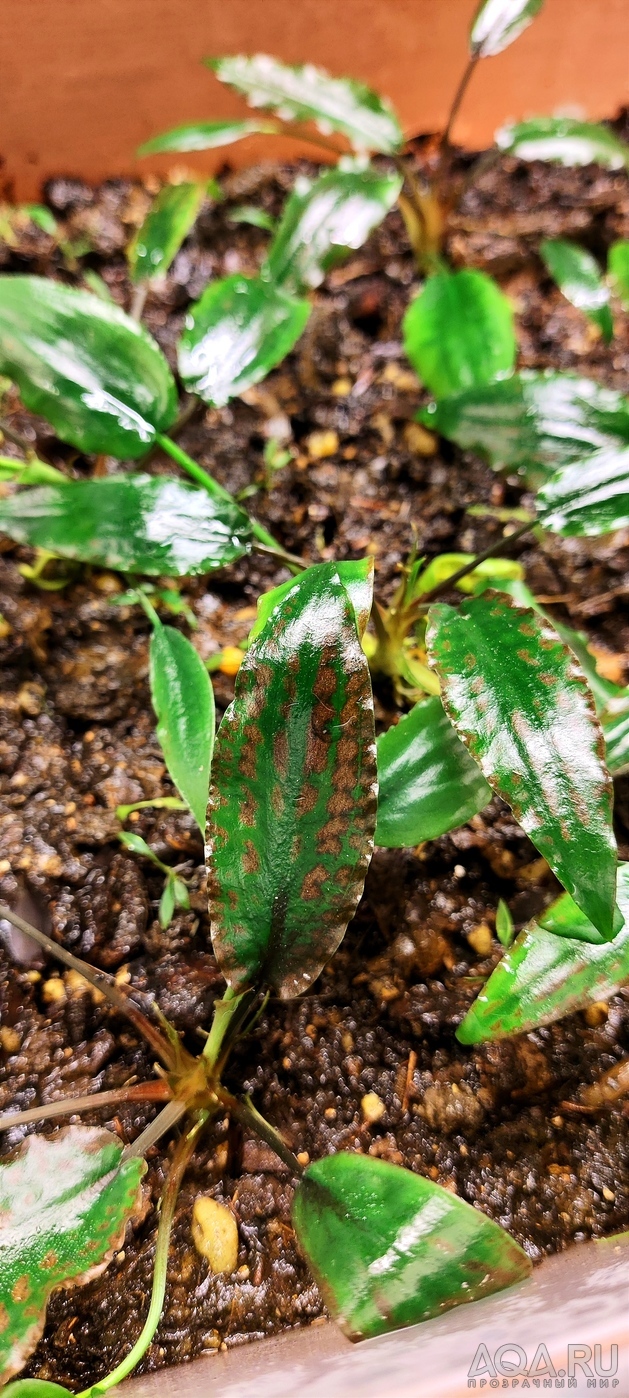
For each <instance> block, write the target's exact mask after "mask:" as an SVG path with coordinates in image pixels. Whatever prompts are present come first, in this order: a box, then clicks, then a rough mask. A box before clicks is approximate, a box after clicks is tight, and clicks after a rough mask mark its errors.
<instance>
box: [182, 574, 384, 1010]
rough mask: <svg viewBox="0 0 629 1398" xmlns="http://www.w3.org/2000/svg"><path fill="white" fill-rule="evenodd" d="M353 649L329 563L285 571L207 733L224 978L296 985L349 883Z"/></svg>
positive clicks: (350, 620) (367, 697) (350, 625)
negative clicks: (221, 712) (285, 580)
mask: <svg viewBox="0 0 629 1398" xmlns="http://www.w3.org/2000/svg"><path fill="white" fill-rule="evenodd" d="M376 792H377V787H376V749H375V740H374V715H373V700H372V697H371V684H370V680H369V667H368V664H367V659H366V657H365V655H364V654H363V651H362V649H361V645H360V640H359V637H358V632H357V627H356V620H355V613H354V610H353V607H352V604H351V603H350V600H349V596H348V594H347V592H346V591H345V588H344V587H343V585H342V583H341V581H340V578H339V575H338V573H337V571H336V568H335V565H334V564H320V565H318V566H316V567H314V568H309V569H308V570H307V572H305V573H302V574H301V575H300V576H299V577H297V578H294V579H293V580H292V586H291V588H290V589H289V590H288V591H287V592H286V593H285V594H284V595H283V597H282V598H281V600H280V601H279V603H278V604H277V606H276V607H275V608H274V609H273V611H272V612H271V615H270V616H269V618H268V620H267V622H266V624H265V626H264V627H263V629H262V631H261V632H260V633H259V635H258V636H257V638H256V640H255V641H254V642H253V643H252V645H251V646H250V648H249V650H248V651H247V654H246V656H245V659H244V660H243V662H242V665H241V666H240V669H239V671H238V675H237V677H236V686H235V696H234V701H233V703H232V704H231V705H230V707H229V708H228V710H227V713H226V714H225V717H224V718H223V721H222V723H221V725H220V728H219V730H218V733H217V735H216V744H215V748H214V760H213V765H212V781H211V786H210V801H209V806H208V825H209V828H208V849H209V852H210V853H209V865H208V885H209V890H210V917H211V920H212V940H213V944H214V950H215V953H216V956H217V959H218V962H219V965H220V968H221V970H222V972H223V974H224V976H225V977H226V979H227V981H228V984H229V985H231V986H232V987H233V988H234V989H235V990H241V989H243V988H244V987H245V986H247V985H250V984H255V985H261V986H264V985H267V986H271V987H273V988H274V989H275V990H276V991H278V992H279V994H280V995H281V996H282V997H283V998H288V997H289V996H291V995H296V994H299V993H300V992H301V991H303V990H305V989H307V987H308V986H310V985H311V983H312V981H313V980H314V979H315V977H316V976H317V975H318V974H319V972H320V970H321V968H322V966H323V965H324V963H325V962H326V961H327V960H328V958H329V957H330V956H331V955H332V953H333V952H334V951H335V949H336V947H337V946H338V944H339V942H340V941H341V939H342V937H343V935H344V932H345V928H346V926H347V923H348V921H349V919H350V917H351V916H352V914H353V912H354V910H355V907H356V904H357V902H358V899H359V898H360V895H361V893H362V888H363V883H364V879H365V873H366V869H367V865H368V863H369V859H370V855H371V850H372V848H373V832H374V827H375V823H376Z"/></svg>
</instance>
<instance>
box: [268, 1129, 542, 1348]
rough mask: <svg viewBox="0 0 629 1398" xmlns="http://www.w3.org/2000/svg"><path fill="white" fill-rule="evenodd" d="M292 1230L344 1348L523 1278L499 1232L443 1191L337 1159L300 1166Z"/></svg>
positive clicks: (389, 1168) (359, 1159)
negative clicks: (347, 1342) (345, 1343)
mask: <svg viewBox="0 0 629 1398" xmlns="http://www.w3.org/2000/svg"><path fill="white" fill-rule="evenodd" d="M293 1225H294V1228H295V1233H296V1235H297V1239H298V1241H299V1244H300V1246H301V1248H302V1249H303V1251H304V1252H305V1254H306V1257H307V1259H308V1262H309V1264H310V1267H311V1268H312V1271H313V1273H314V1276H315V1279H316V1282H317V1285H318V1287H319V1289H320V1291H321V1292H322V1295H323V1298H324V1300H325V1303H326V1306H327V1308H328V1310H329V1311H330V1313H331V1314H332V1316H333V1317H334V1319H335V1320H336V1322H337V1324H338V1325H340V1327H341V1329H342V1330H343V1332H344V1333H345V1334H346V1335H347V1337H348V1339H350V1340H364V1339H371V1338H372V1337H373V1336H374V1335H382V1334H384V1333H385V1332H386V1331H388V1330H396V1329H398V1328H399V1327H400V1326H404V1325H415V1324H416V1323H417V1322H418V1321H422V1320H429V1319H430V1318H431V1317H432V1316H437V1315H442V1314H443V1312H444V1311H447V1310H450V1309H451V1308H452V1307H453V1306H459V1305H461V1303H462V1302H468V1301H477V1300H479V1299H480V1298H481V1297H483V1296H489V1295H490V1294H491V1293H492V1292H494V1291H501V1290H502V1289H503V1288H504V1287H507V1286H512V1285H513V1284H514V1283H515V1282H518V1281H522V1280H523V1279H524V1278H525V1277H527V1276H528V1275H529V1272H530V1270H531V1263H530V1261H529V1259H528V1257H527V1256H526V1253H525V1252H524V1251H523V1249H522V1248H521V1247H520V1246H519V1244H518V1243H516V1241H515V1239H514V1238H511V1237H510V1236H509V1234H508V1233H506V1232H505V1230H504V1229H503V1228H501V1227H500V1226H499V1224H497V1223H494V1222H493V1220H492V1219H489V1218H487V1217H486V1215H485V1214H483V1213H481V1211H480V1209H474V1208H472V1207H471V1205H470V1204H466V1203H465V1201H464V1200H463V1199H459V1198H458V1197H457V1195H456V1194H453V1193H452V1192H451V1191H450V1190H448V1189H444V1188H443V1186H442V1185H438V1184H434V1183H433V1181H432V1180H428V1179H425V1178H424V1176H422V1175H418V1174H414V1173H412V1172H411V1171H410V1170H403V1169H400V1167H399V1165H391V1164H389V1162H388V1161H386V1160H377V1159H376V1160H374V1159H373V1157H371V1156H369V1155H356V1154H353V1153H352V1154H350V1153H349V1152H346V1151H340V1152H339V1153H338V1155H328V1156H326V1157H325V1158H324V1159H323V1160H316V1161H315V1162H314V1164H312V1165H309V1166H308V1168H307V1170H306V1172H305V1174H304V1175H303V1176H302V1178H301V1180H300V1182H299V1184H298V1186H297V1190H296V1192H295V1198H294V1201H293Z"/></svg>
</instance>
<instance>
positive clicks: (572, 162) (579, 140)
mask: <svg viewBox="0 0 629 1398" xmlns="http://www.w3.org/2000/svg"><path fill="white" fill-rule="evenodd" d="M496 145H497V146H498V149H499V150H502V151H506V152H508V153H509V155H516V156H517V157H518V160H546V161H549V162H551V163H555V164H557V165H567V166H579V165H604V166H605V167H606V169H608V170H622V169H623V166H626V165H629V146H628V145H627V144H626V143H625V141H621V140H620V139H619V137H618V136H616V134H615V132H613V131H610V129H609V127H608V126H602V125H600V123H598V122H595V121H579V119H578V118H577V117H546V116H543V117H530V118H529V120H528V121H519V122H516V123H514V124H509V125H508V126H503V127H502V128H501V130H500V131H497V132H496Z"/></svg>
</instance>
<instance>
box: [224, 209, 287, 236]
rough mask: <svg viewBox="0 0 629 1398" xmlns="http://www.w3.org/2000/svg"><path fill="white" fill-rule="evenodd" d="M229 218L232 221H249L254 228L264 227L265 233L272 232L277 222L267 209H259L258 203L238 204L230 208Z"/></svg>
mask: <svg viewBox="0 0 629 1398" xmlns="http://www.w3.org/2000/svg"><path fill="white" fill-rule="evenodd" d="M227 218H228V219H229V222H230V223H249V224H251V227H252V228H262V229H264V231H265V233H272V232H273V231H274V229H275V226H276V224H277V219H275V218H273V215H272V214H268V213H267V211H266V209H259V208H258V207H257V205H256V204H236V205H234V207H233V209H230V210H229V213H228V215H227Z"/></svg>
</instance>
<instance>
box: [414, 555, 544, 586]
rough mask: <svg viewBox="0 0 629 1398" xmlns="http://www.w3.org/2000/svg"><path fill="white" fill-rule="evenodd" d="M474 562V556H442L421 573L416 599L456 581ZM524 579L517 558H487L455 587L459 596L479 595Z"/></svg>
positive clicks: (431, 561) (434, 559)
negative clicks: (468, 593) (454, 578)
mask: <svg viewBox="0 0 629 1398" xmlns="http://www.w3.org/2000/svg"><path fill="white" fill-rule="evenodd" d="M473 558H474V555H473V554H472V553H438V554H437V556H436V558H431V560H430V563H429V564H428V565H427V567H426V568H424V569H423V571H422V572H421V573H420V575H419V577H418V579H417V583H416V585H415V589H414V590H415V594H416V596H418V597H421V595H422V593H424V592H431V591H432V588H433V587H437V586H438V585H439V584H440V583H442V582H446V580H447V579H448V578H451V577H453V576H454V574H455V573H458V571H459V569H460V568H463V567H464V566H465V565H466V564H467V563H471V562H472V561H473ZM523 577H524V569H523V567H522V564H521V563H518V562H517V561H516V559H515V558H484V559H483V561H482V563H479V564H478V567H477V568H473V569H472V572H471V573H466V575H465V577H464V578H461V579H460V581H459V582H458V583H454V586H455V587H456V588H457V589H458V591H459V592H472V593H478V592H484V591H485V589H486V588H487V587H490V586H493V585H495V586H496V587H498V588H500V587H501V586H502V584H503V582H511V581H513V582H516V581H517V580H518V579H521V578H523Z"/></svg>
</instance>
